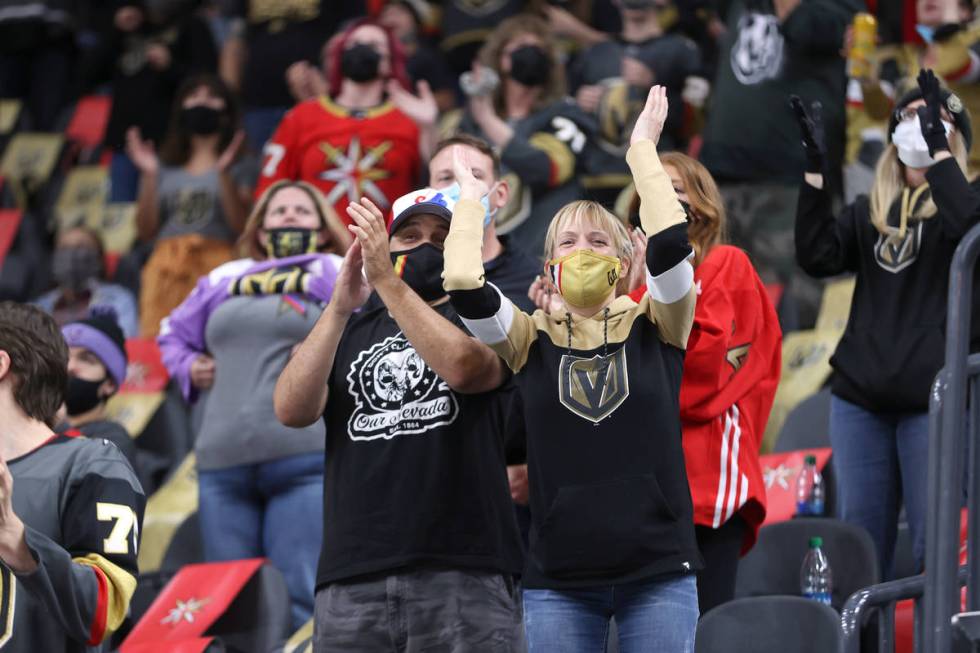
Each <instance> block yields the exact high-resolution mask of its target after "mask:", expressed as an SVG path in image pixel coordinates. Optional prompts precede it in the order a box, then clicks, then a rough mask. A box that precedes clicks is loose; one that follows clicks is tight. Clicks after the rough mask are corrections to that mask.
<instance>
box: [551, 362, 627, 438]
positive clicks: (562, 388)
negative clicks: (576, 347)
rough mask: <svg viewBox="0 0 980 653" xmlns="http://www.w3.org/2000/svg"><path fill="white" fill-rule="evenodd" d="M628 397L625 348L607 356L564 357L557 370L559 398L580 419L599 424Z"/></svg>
mask: <svg viewBox="0 0 980 653" xmlns="http://www.w3.org/2000/svg"><path fill="white" fill-rule="evenodd" d="M629 394H630V386H629V374H628V372H627V369H626V347H625V346H624V347H620V348H619V350H618V351H616V352H615V353H613V354H609V355H607V356H599V355H598V354H597V355H595V356H593V357H592V358H579V357H578V356H571V355H569V354H565V355H564V356H562V357H561V365H560V367H559V369H558V399H559V400H560V401H561V403H562V405H564V406H565V408H567V409H568V410H570V411H572V412H573V413H575V414H576V415H578V416H579V417H584V418H585V419H587V420H589V421H590V422H593V423H595V424H598V423H599V422H601V421H602V420H604V419H605V418H607V417H609V416H610V415H612V413H613V411H615V410H616V409H617V408H619V406H620V405H621V404H622V403H623V402H624V401H625V400H626V397H628V396H629Z"/></svg>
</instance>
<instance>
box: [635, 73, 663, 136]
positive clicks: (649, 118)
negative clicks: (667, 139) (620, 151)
mask: <svg viewBox="0 0 980 653" xmlns="http://www.w3.org/2000/svg"><path fill="white" fill-rule="evenodd" d="M667 108H668V106H667V87H666V86H660V85H657V86H654V87H652V88H651V89H650V92H649V93H648V94H647V102H646V104H645V105H644V106H643V111H641V112H640V115H639V116H638V117H637V119H636V124H635V125H633V133H632V134H630V145H633V144H635V143H638V142H639V141H642V140H651V141H653V144H654V145H656V144H657V143H659V142H660V134H661V133H663V130H664V122H666V120H667Z"/></svg>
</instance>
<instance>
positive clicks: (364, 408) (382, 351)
mask: <svg viewBox="0 0 980 653" xmlns="http://www.w3.org/2000/svg"><path fill="white" fill-rule="evenodd" d="M347 382H348V386H349V388H350V393H351V396H352V397H353V398H354V402H355V408H354V412H353V414H352V415H351V417H350V420H349V421H348V423H347V427H348V428H347V430H348V434H349V435H350V438H351V439H352V440H374V439H376V438H385V439H391V438H393V437H395V436H396V435H403V434H410V433H415V434H418V433H425V432H426V431H429V430H431V429H433V428H436V427H438V426H444V425H446V424H451V423H452V422H453V421H455V419H456V417H457V416H458V415H459V404H458V402H457V401H456V396H455V394H453V391H452V390H451V389H450V388H449V385H448V384H447V383H446V382H445V381H443V380H442V379H441V378H439V376H438V375H437V374H436V373H435V372H434V371H433V370H432V369H431V368H430V367H429V366H428V365H426V364H425V361H423V360H422V357H421V356H419V354H418V352H416V351H415V348H414V347H412V345H411V343H409V342H408V340H406V339H405V336H404V335H402V334H400V333H399V334H398V335H395V336H391V337H389V338H386V339H385V340H384V341H382V342H380V343H378V344H376V345H374V346H373V347H371V348H370V349H368V350H366V351H363V352H361V354H360V355H359V356H358V357H357V359H356V360H355V361H354V362H353V363H351V367H350V371H349V372H348V374H347Z"/></svg>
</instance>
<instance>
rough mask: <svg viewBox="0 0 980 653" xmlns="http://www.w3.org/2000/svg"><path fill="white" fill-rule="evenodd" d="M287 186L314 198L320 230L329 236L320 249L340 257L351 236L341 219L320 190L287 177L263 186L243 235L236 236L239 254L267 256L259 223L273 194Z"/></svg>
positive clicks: (311, 198)
mask: <svg viewBox="0 0 980 653" xmlns="http://www.w3.org/2000/svg"><path fill="white" fill-rule="evenodd" d="M286 188H298V189H300V190H301V191H303V192H304V193H306V194H307V195H308V196H309V197H310V200H312V201H313V206H314V207H315V208H316V213H317V216H318V217H319V218H320V231H321V232H322V231H323V230H324V229H326V230H327V233H328V234H329V235H330V239H329V240H328V241H327V243H326V245H324V246H323V249H322V251H324V252H327V253H331V254H339V255H340V256H343V255H344V253H345V252H346V251H347V248H348V247H350V244H351V235H350V233H349V232H348V231H347V229H345V228H344V225H343V223H342V222H341V221H340V218H338V217H337V213H336V211H334V210H333V207H331V206H330V205H329V204H327V199H326V198H325V197H324V196H323V193H321V192H320V191H319V190H317V189H316V188H315V187H314V186H312V185H310V184H308V183H306V182H305V181H292V180H289V179H283V180H280V181H277V182H275V183H274V184H272V185H271V186H269V187H268V188H266V189H265V192H264V193H262V197H260V198H259V201H258V202H256V203H255V207H254V208H253V209H252V213H251V214H249V216H248V220H246V222H245V228H244V229H242V235H241V236H239V237H238V243H237V244H236V247H237V249H238V252H239V256H247V257H251V258H253V259H255V260H256V261H262V260H265V259H266V258H268V254H267V253H266V251H265V248H264V247H263V246H262V243H261V242H260V241H259V230H260V229H262V223H263V222H265V214H266V212H267V211H268V210H269V204H270V203H271V202H272V198H273V197H275V195H276V193H278V192H279V191H281V190H284V189H286Z"/></svg>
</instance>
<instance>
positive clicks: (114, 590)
mask: <svg viewBox="0 0 980 653" xmlns="http://www.w3.org/2000/svg"><path fill="white" fill-rule="evenodd" d="M72 433H76V432H75V431H69V432H68V433H67V434H64V435H57V436H54V437H52V438H51V439H50V440H48V441H47V442H45V443H44V444H42V445H41V446H40V447H38V448H37V449H34V450H33V451H31V452H29V453H27V454H25V455H23V456H20V457H19V458H15V459H13V460H10V461H8V463H7V464H8V466H9V467H10V472H11V474H12V475H13V479H14V486H13V507H14V512H15V513H17V516H18V517H20V519H21V521H23V522H24V527H25V533H24V535H25V539H26V541H27V546H28V548H29V549H30V550H31V553H32V555H33V556H34V558H35V560H37V563H38V567H37V569H36V570H35V571H34V572H32V573H30V574H14V573H12V572H11V570H10V569H9V568H8V567H7V566H6V565H3V564H2V563H0V652H3V653H6V652H7V651H17V652H18V653H19V652H21V651H24V652H25V653H26V652H34V651H38V652H40V651H43V652H44V653H61V652H66V653H67V652H75V651H78V652H82V651H86V650H88V648H87V647H89V646H97V645H99V644H100V643H101V642H102V641H103V640H104V639H106V637H107V636H108V635H109V634H110V633H111V632H112V631H114V630H116V629H117V628H118V627H119V625H120V624H121V623H122V620H123V618H124V617H125V616H126V612H127V610H128V609H129V600H130V598H131V597H132V595H133V591H134V590H135V589H136V575H137V567H136V554H137V548H138V544H139V537H140V524H141V523H142V520H143V509H144V508H145V506H146V497H145V496H144V494H143V489H142V488H141V487H140V484H139V481H138V480H137V479H136V475H135V474H134V473H133V470H132V468H131V467H130V465H129V463H128V462H127V461H126V459H125V457H124V456H123V455H122V454H121V453H120V452H119V450H118V449H117V448H116V446H115V445H114V444H112V443H111V442H108V441H107V440H102V439H98V440H90V439H88V438H85V437H81V436H78V437H73V436H72V435H70V434H72Z"/></svg>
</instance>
